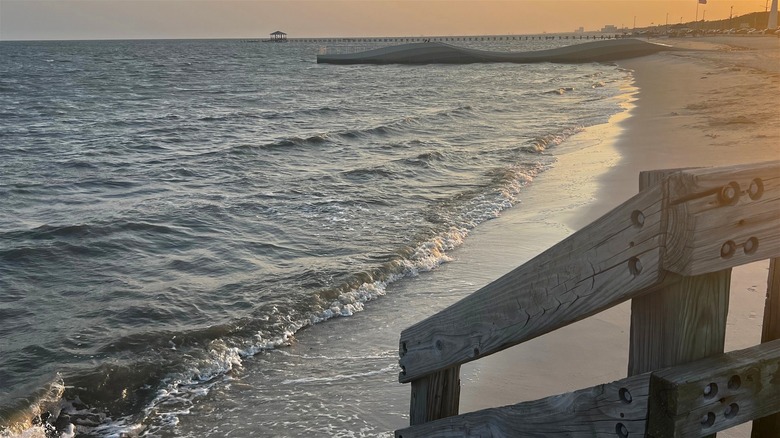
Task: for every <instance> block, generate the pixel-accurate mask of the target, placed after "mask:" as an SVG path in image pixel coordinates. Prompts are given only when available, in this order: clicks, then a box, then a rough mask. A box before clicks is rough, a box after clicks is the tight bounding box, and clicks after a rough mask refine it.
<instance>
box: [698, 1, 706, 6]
mask: <svg viewBox="0 0 780 438" xmlns="http://www.w3.org/2000/svg"><path fill="white" fill-rule="evenodd" d="M699 3H701V4H703V5H706V4H707V0H699Z"/></svg>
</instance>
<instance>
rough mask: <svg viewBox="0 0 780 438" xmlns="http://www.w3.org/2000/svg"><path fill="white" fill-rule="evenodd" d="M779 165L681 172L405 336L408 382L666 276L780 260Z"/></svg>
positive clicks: (570, 318)
mask: <svg viewBox="0 0 780 438" xmlns="http://www.w3.org/2000/svg"><path fill="white" fill-rule="evenodd" d="M779 229H780V161H774V162H769V163H761V164H754V165H742V166H731V167H720V168H705V169H690V170H682V171H680V172H677V173H674V174H672V175H670V176H669V177H667V178H665V179H664V180H663V182H662V183H660V184H656V185H654V186H652V187H650V188H648V189H646V190H644V191H642V192H641V193H639V194H638V195H636V196H634V197H633V198H631V199H629V200H628V201H626V202H625V203H623V204H622V205H621V206H619V207H617V208H615V209H614V210H612V211H610V212H609V213H607V214H606V215H604V216H602V217H601V218H600V219H598V220H596V221H595V222H593V223H592V224H590V225H588V226H587V227H585V228H583V229H582V230H580V231H578V232H577V233H575V234H573V235H571V236H570V237H569V238H567V239H565V240H563V241H562V242H560V243H558V244H557V245H555V246H553V247H552V248H550V249H548V250H547V251H545V252H543V253H542V254H540V255H539V256H537V257H535V258H534V259H532V260H530V261H529V262H527V263H526V264H524V265H522V266H520V267H519V268H516V269H514V270H513V271H511V272H509V273H508V274H506V275H504V276H503V277H501V278H499V279H498V280H496V281H494V282H492V283H490V284H488V285H487V286H485V287H483V288H482V289H480V290H478V291H476V292H474V293H473V294H471V295H469V296H468V297H466V298H464V299H463V300H461V301H459V302H457V303H455V304H453V305H452V306H450V307H448V308H446V309H444V310H443V311H441V312H439V313H438V314H436V315H433V316H431V317H430V318H428V319H425V320H424V321H422V322H420V323H417V324H415V325H413V326H412V327H409V328H408V329H406V330H404V331H403V332H402V333H401V340H400V349H399V353H400V361H399V362H400V365H401V369H402V372H401V374H400V376H399V380H400V381H401V382H402V383H405V382H410V381H412V380H415V379H417V378H420V377H422V376H424V375H426V374H430V373H432V372H434V371H439V370H443V369H445V368H448V367H451V366H453V365H460V364H463V363H466V362H469V361H472V360H474V359H477V358H479V357H482V356H486V355H489V354H493V353H496V352H498V351H501V350H503V349H505V348H508V347H511V346H513V345H517V344H519V343H521V342H525V341H527V340H530V339H533V338H535V337H537V336H541V335H543V334H545V333H549V332H550V331H552V330H555V329H557V328H560V327H563V326H565V325H568V324H571V323H573V322H576V321H579V320H581V319H583V318H585V317H587V316H590V315H593V314H595V313H598V312H600V311H602V310H605V309H608V308H610V307H612V306H614V305H616V304H619V303H621V302H623V301H625V300H627V299H630V298H633V297H635V296H638V295H643V294H645V293H648V292H650V291H651V290H652V287H653V286H657V285H660V284H661V281H662V280H663V278H664V275H665V273H666V271H671V272H675V273H678V274H682V275H698V274H705V273H709V272H716V271H718V270H721V269H724V268H730V267H734V266H738V265H742V264H745V263H749V262H752V261H756V260H763V259H767V258H771V257H780V232H779V231H778V230H779Z"/></svg>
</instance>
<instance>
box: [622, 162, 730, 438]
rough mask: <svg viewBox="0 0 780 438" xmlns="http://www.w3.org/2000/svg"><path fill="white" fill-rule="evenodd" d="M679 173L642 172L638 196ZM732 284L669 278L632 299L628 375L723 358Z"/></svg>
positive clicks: (721, 276) (723, 279)
mask: <svg viewBox="0 0 780 438" xmlns="http://www.w3.org/2000/svg"><path fill="white" fill-rule="evenodd" d="M676 172H679V170H678V169H675V170H658V171H651V172H642V173H641V174H640V177H639V188H640V191H642V190H645V189H646V188H649V187H651V186H653V185H656V184H663V182H662V181H663V179H664V178H665V177H666V176H668V175H671V174H673V173H676ZM667 207H668V206H667V205H664V209H666V208H667ZM666 220H667V219H666V218H664V219H662V221H666ZM730 282H731V269H724V270H721V271H718V272H713V273H710V274H703V275H695V276H688V277H686V276H682V275H678V274H673V273H667V274H666V276H665V278H664V281H663V283H662V284H661V286H660V287H659V289H658V290H656V291H655V292H652V293H649V294H647V295H643V296H641V297H638V298H634V299H633V300H632V301H631V332H630V343H629V353H628V356H629V357H628V375H629V376H634V375H637V374H642V373H646V372H649V371H654V370H658V369H661V368H666V367H670V366H673V365H681V364H685V363H688V362H692V361H694V360H697V359H703V358H705V357H708V356H711V355H714V354H719V353H723V347H724V343H725V337H726V316H727V314H728V306H729V287H730ZM712 436H714V435H712Z"/></svg>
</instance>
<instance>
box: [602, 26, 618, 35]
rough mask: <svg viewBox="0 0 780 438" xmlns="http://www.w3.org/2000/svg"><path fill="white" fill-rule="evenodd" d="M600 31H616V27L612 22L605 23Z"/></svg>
mask: <svg viewBox="0 0 780 438" xmlns="http://www.w3.org/2000/svg"><path fill="white" fill-rule="evenodd" d="M601 31H602V32H604V33H610V32H617V31H618V28H617V26H615V25H614V24H606V25H604V27H602V28H601Z"/></svg>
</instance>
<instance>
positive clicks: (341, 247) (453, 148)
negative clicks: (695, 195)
mask: <svg viewBox="0 0 780 438" xmlns="http://www.w3.org/2000/svg"><path fill="white" fill-rule="evenodd" d="M573 42H574V41H570V40H545V41H538V40H537V41H503V42H492V43H480V44H479V48H484V49H493V50H533V49H537V48H549V47H552V46H555V45H562V44H571V43H573ZM474 44H477V43H474ZM322 51H323V47H322V45H321V44H318V43H296V42H290V43H286V44H263V43H251V42H246V41H238V40H214V41H194V40H187V41H73V42H68V41H61V42H2V43H0V206H1V207H2V208H0V436H5V435H10V436H13V435H16V434H20V433H25V434H28V435H29V434H35V433H38V434H43V433H44V431H45V430H49V431H50V434H54V436H60V435H61V434H64V436H73V435H84V436H119V435H120V434H131V435H141V436H179V435H187V436H225V435H227V434H228V433H227V432H226V430H225V429H221V428H220V425H222V424H226V423H227V419H226V416H227V414H226V412H230V411H231V406H232V405H235V407H236V408H237V409H238V408H239V407H240V406H245V405H246V404H247V403H250V402H251V403H252V406H253V408H252V412H253V415H255V417H254V419H248V418H245V421H244V422H243V424H242V425H241V427H240V428H237V429H231V430H232V431H239V430H240V431H243V432H240V433H237V434H236V433H234V434H233V435H238V436H264V435H265V436H282V435H289V436H296V435H309V436H311V435H312V434H315V433H316V432H317V431H319V432H321V433H322V434H325V435H339V434H340V435H343V436H373V435H378V434H382V433H387V432H388V430H390V429H391V428H392V427H393V425H392V424H390V423H392V421H389V422H388V420H387V419H386V417H383V418H382V419H380V420H377V421H372V420H370V418H372V417H376V416H377V413H384V414H388V412H387V409H386V408H387V406H384V407H383V401H382V400H378V398H379V396H378V394H375V393H367V394H365V395H364V396H363V397H362V398H359V400H358V401H354V400H352V401H350V402H349V403H348V404H349V406H348V407H347V406H346V405H344V409H343V410H342V411H341V412H342V413H345V414H344V417H343V418H337V417H338V416H333V415H331V416H329V414H327V412H328V411H327V409H326V408H324V405H325V404H327V403H333V402H335V403H336V404H337V405H338V403H342V402H343V400H344V399H345V395H346V394H349V393H353V392H354V391H355V388H354V387H353V385H352V384H351V383H349V382H352V380H350V376H366V377H369V376H372V375H377V374H382V375H395V374H397V372H398V369H397V365H396V361H397V358H396V357H395V350H394V349H395V348H396V346H394V345H390V346H389V347H388V346H387V345H380V346H376V348H369V347H354V348H350V346H349V335H350V330H354V329H355V328H356V327H361V328H359V330H365V329H366V327H383V326H384V325H386V324H387V319H389V318H392V315H393V314H394V312H399V313H400V312H403V311H404V310H403V309H400V308H399V309H393V310H392V311H385V312H376V313H374V314H371V315H367V316H368V317H367V318H361V319H360V321H359V322H356V323H355V324H334V322H333V321H331V322H326V321H328V320H332V319H334V318H341V317H349V316H352V315H354V314H355V313H357V312H361V311H363V310H364V309H366V307H375V308H378V309H381V308H383V307H382V306H386V307H385V308H384V309H385V310H388V307H389V306H400V305H403V306H423V305H425V303H426V302H427V301H428V300H435V299H436V297H435V296H426V295H425V294H424V293H420V294H417V295H415V296H414V298H413V299H412V300H408V299H407V300H405V301H403V302H402V303H401V302H399V301H396V300H392V299H390V297H388V296H387V294H392V291H393V286H392V285H393V284H394V283H398V282H402V281H403V279H405V278H409V277H414V276H425V275H426V274H425V273H426V272H427V271H430V270H432V269H435V268H436V267H437V266H439V265H440V264H442V263H445V262H447V261H448V260H449V255H448V253H449V252H450V251H451V250H452V249H454V248H456V247H458V246H459V245H460V244H461V243H462V242H463V241H464V239H467V238H468V235H469V233H470V232H471V231H472V230H474V229H475V227H478V226H479V225H480V224H481V223H484V222H485V221H488V220H490V219H492V218H495V217H497V216H498V215H500V214H501V212H502V211H504V210H506V209H508V208H512V207H515V208H540V206H533V205H518V204H520V203H521V202H522V199H523V188H524V186H526V185H527V184H528V183H529V182H531V181H532V180H533V178H534V177H535V176H536V175H538V174H539V173H540V172H543V171H544V170H545V169H547V168H549V167H550V166H551V165H554V163H555V160H556V158H555V154H556V148H561V147H562V146H561V145H563V144H565V142H566V141H567V139H568V138H569V137H570V136H572V135H574V134H576V133H578V132H580V131H581V130H583V129H585V128H587V127H589V126H593V125H596V124H600V123H604V122H606V121H607V120H608V118H609V117H610V116H611V115H613V114H615V113H617V112H618V111H620V110H621V106H620V104H621V102H622V100H623V99H624V97H621V88H622V87H623V86H624V85H625V83H626V81H627V80H628V75H627V73H626V72H625V71H621V70H620V69H618V68H617V67H616V66H614V65H605V64H595V63H594V64H578V65H573V64H567V65H560V64H547V63H543V64H526V65H516V64H472V65H418V66H402V65H385V66H367V65H354V66H335V65H319V64H317V63H316V54H317V53H319V52H322ZM372 316H373V317H374V319H371V317H372ZM315 324H331V325H332V327H333V330H336V331H337V332H336V333H331V334H329V335H328V336H327V337H323V336H319V337H318V335H316V333H314V332H313V333H314V334H313V335H312V336H311V337H310V338H309V339H308V340H307V342H308V344H301V343H299V344H296V345H293V346H291V344H293V343H294V339H295V336H296V334H298V333H300V331H301V330H302V329H303V328H306V327H309V326H312V325H315ZM397 335H398V334H397V333H392V334H390V335H389V337H390V338H397ZM339 337H343V338H344V339H343V341H341V342H340V344H339V345H337V346H336V345H334V346H333V349H334V353H333V354H321V353H317V354H308V353H307V352H306V351H307V350H306V349H307V348H309V347H307V345H312V346H314V345H316V346H317V348H314V347H310V348H311V349H312V351H314V350H316V351H320V352H321V351H323V350H327V349H328V346H327V345H323V343H327V342H331V341H332V340H333V339H336V338H339ZM359 348H363V350H364V351H354V350H355V349H359ZM368 350H370V351H368ZM355 358H359V360H350V359H355ZM345 364H346V365H345ZM318 367H322V370H323V372H321V373H320V372H318V369H319V368H318ZM325 369H327V370H330V372H325V371H324V370H325ZM334 369H337V370H338V372H336V373H333V372H332V370H334ZM239 375H240V376H244V377H245V376H246V375H251V377H252V378H251V379H249V380H246V379H241V381H242V382H245V381H251V382H252V384H251V385H249V386H247V385H246V384H242V385H243V386H242V385H239V384H238V382H237V376H239ZM340 382H341V383H340ZM343 382H348V384H342V383H343ZM306 384H315V385H319V386H318V387H319V388H320V389H322V390H321V392H319V393H315V392H312V390H311V387H310V386H306ZM250 394H251V395H250ZM210 403H211V405H209V404H210ZM342 404H344V403H342ZM193 410H197V412H198V419H199V420H198V421H192V419H191V418H190V417H191V416H192V415H191V414H192V412H193ZM402 410H403V409H399V411H398V413H395V411H394V412H392V413H390V414H388V415H390V416H394V415H395V416H398V417H399V418H400V417H403V416H404V415H405V413H403V412H402ZM323 412H325V414H323ZM210 415H212V416H211V417H210ZM291 424H297V425H300V424H310V425H311V428H310V429H306V428H295V427H291V426H290V425H291ZM206 425H209V427H206Z"/></svg>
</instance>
